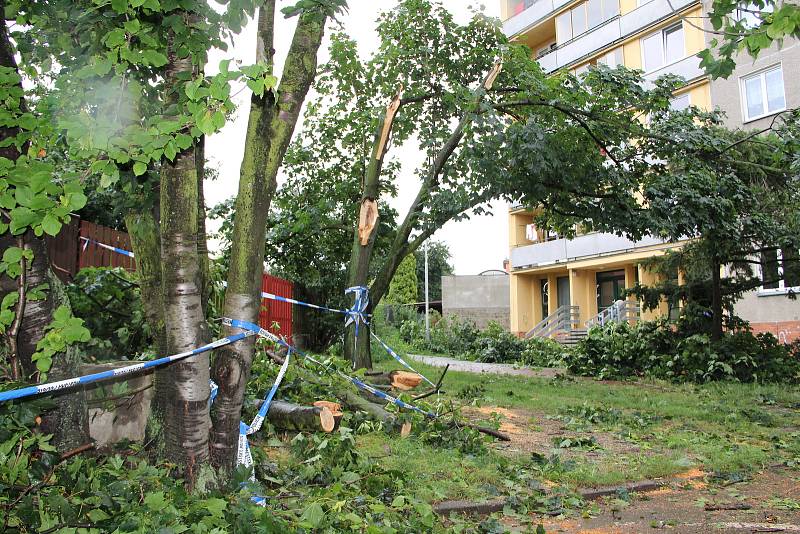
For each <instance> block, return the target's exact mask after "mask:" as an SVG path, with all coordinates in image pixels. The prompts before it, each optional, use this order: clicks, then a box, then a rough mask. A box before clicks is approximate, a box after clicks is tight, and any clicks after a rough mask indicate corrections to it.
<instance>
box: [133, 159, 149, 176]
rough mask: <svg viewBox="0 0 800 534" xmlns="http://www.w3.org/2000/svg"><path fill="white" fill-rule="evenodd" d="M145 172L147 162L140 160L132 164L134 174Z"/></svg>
mask: <svg viewBox="0 0 800 534" xmlns="http://www.w3.org/2000/svg"><path fill="white" fill-rule="evenodd" d="M146 172H147V163H143V162H141V161H137V162H136V163H134V164H133V174H135V175H136V176H141V175H143V174H144V173H146Z"/></svg>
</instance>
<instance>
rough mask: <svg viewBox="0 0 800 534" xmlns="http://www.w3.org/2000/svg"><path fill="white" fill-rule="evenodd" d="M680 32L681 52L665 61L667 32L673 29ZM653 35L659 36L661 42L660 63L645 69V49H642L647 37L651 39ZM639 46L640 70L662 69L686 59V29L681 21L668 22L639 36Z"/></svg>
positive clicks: (646, 72) (653, 70) (649, 71)
mask: <svg viewBox="0 0 800 534" xmlns="http://www.w3.org/2000/svg"><path fill="white" fill-rule="evenodd" d="M679 30H680V32H681V37H682V44H683V54H682V55H681V56H680V57H679V58H677V59H673V60H672V61H669V62H667V34H668V33H672V32H674V31H679ZM654 37H660V42H661V64H660V65H659V66H657V67H654V68H652V69H649V70H646V66H647V65H646V63H647V62H646V61H645V50H644V42H645V41H646V40H648V39H652V38H654ZM639 48H640V50H641V56H642V70H644V72H645V74H649V73H651V72H655V71H657V70H660V69H663V68H664V67H668V66H670V65H673V64H675V63H677V62H679V61H682V60H684V59H686V57H687V56H686V29H685V28H684V27H683V21H678V22H676V23H675V24H670V25H669V26H665V27H663V28H661V29H659V30H656V31H654V32H651V33H649V34H647V35H644V36H642V37H640V38H639Z"/></svg>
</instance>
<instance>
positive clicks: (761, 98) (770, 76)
mask: <svg viewBox="0 0 800 534" xmlns="http://www.w3.org/2000/svg"><path fill="white" fill-rule="evenodd" d="M741 86H742V103H743V106H742V107H743V108H744V120H745V121H751V120H754V119H758V118H759V117H764V116H766V115H772V114H773V113H777V112H779V111H783V110H784V109H786V96H785V95H784V92H783V69H782V68H781V66H780V65H778V66H777V67H772V68H769V69H767V70H763V71H761V72H758V73H756V74H752V75H750V76H746V77H744V78H742V82H741Z"/></svg>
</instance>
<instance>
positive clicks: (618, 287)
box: [597, 270, 625, 313]
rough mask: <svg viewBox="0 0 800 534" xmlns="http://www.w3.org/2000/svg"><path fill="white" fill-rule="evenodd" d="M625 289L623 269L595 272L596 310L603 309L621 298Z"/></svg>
mask: <svg viewBox="0 0 800 534" xmlns="http://www.w3.org/2000/svg"><path fill="white" fill-rule="evenodd" d="M624 291H625V271H624V270H619V271H605V272H602V273H597V311H598V313H599V312H601V311H603V310H605V309H606V308H608V307H609V306H611V305H612V304H614V302H616V301H618V300H620V299H621V298H622V294H623V292H624Z"/></svg>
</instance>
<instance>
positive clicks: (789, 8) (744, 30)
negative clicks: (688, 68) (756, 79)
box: [698, 0, 800, 78]
mask: <svg viewBox="0 0 800 534" xmlns="http://www.w3.org/2000/svg"><path fill="white" fill-rule="evenodd" d="M708 19H709V21H710V22H711V26H712V28H713V29H714V32H715V35H714V38H713V39H711V43H710V47H709V48H708V49H706V50H703V51H702V52H700V53H699V54H698V56H699V57H700V58H702V61H701V63H700V66H701V67H703V68H704V69H705V71H706V73H708V74H709V75H711V77H712V78H719V77H722V78H727V77H728V76H730V74H731V73H732V72H733V70H734V69H735V68H736V58H737V56H738V55H739V54H741V53H743V52H747V54H748V55H749V56H750V57H752V58H753V59H755V58H757V57H758V56H759V54H760V53H761V52H763V51H764V50H766V49H768V48H770V47H771V46H772V45H773V43H776V42H777V43H779V46H781V45H782V44H783V40H784V39H787V38H792V37H795V38H797V37H800V8H798V6H797V5H796V4H793V3H791V2H776V1H775V0H752V1H749V2H739V1H737V0H714V2H712V4H711V9H710V10H709V13H708Z"/></svg>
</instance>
